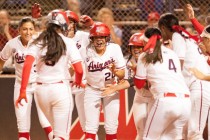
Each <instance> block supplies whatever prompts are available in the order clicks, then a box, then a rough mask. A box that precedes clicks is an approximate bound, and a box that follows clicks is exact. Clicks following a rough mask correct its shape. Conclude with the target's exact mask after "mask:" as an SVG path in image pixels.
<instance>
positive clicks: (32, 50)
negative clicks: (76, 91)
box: [28, 34, 82, 83]
mask: <svg viewBox="0 0 210 140" xmlns="http://www.w3.org/2000/svg"><path fill="white" fill-rule="evenodd" d="M59 35H60V36H61V37H62V39H63V41H64V43H65V44H66V55H62V56H61V58H60V59H59V60H58V62H57V63H56V64H55V65H54V66H48V65H46V64H45V63H44V62H43V61H42V60H41V58H42V56H44V55H46V52H47V47H45V48H43V49H42V48H41V46H42V45H41V44H42V43H41V42H40V45H37V44H36V45H35V44H32V45H31V46H30V47H29V51H28V55H32V56H34V57H35V58H36V59H37V73H38V77H37V82H41V83H55V82H59V81H61V80H65V79H66V71H67V70H68V62H69V61H71V63H72V64H74V63H77V62H79V61H82V58H81V56H80V53H79V51H78V49H77V47H76V44H75V42H74V41H73V40H72V39H70V38H67V37H65V36H64V35H62V34H59ZM52 75H54V76H52Z"/></svg>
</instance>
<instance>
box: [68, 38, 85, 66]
mask: <svg viewBox="0 0 210 140" xmlns="http://www.w3.org/2000/svg"><path fill="white" fill-rule="evenodd" d="M66 47H67V54H68V56H69V59H70V61H71V64H74V63H77V62H79V61H82V58H81V55H80V52H79V50H78V48H77V47H76V43H75V42H74V41H73V40H72V41H69V42H68V44H67V46H66Z"/></svg>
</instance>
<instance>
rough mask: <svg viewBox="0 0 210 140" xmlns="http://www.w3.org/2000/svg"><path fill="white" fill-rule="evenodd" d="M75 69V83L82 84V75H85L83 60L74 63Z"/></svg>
mask: <svg viewBox="0 0 210 140" xmlns="http://www.w3.org/2000/svg"><path fill="white" fill-rule="evenodd" d="M72 65H73V67H74V71H75V83H76V84H81V82H82V76H83V69H82V62H81V61H80V62H77V63H74V64H72Z"/></svg>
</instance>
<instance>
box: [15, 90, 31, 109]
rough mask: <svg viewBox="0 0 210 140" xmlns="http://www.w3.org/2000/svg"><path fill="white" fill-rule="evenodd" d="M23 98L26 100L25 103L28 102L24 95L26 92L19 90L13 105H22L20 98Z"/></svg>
mask: <svg viewBox="0 0 210 140" xmlns="http://www.w3.org/2000/svg"><path fill="white" fill-rule="evenodd" d="M22 99H24V100H25V101H26V103H28V100H27V97H26V92H20V95H19V97H18V99H17V100H16V103H15V106H16V107H17V108H18V104H20V105H21V106H23V104H22V103H21V100H22Z"/></svg>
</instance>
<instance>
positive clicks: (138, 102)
mask: <svg viewBox="0 0 210 140" xmlns="http://www.w3.org/2000/svg"><path fill="white" fill-rule="evenodd" d="M141 36H142V33H135V34H133V35H132V36H131V38H130V40H129V44H128V47H129V51H130V53H131V55H130V56H129V58H128V60H127V64H126V69H125V71H126V72H125V73H126V74H125V79H131V78H133V77H134V75H135V73H136V65H137V60H138V57H139V55H140V54H141V53H142V52H143V48H144V44H143V40H142V39H141ZM135 90H136V93H135V97H134V101H133V117H134V122H135V126H136V130H137V134H138V135H137V138H136V139H138V140H142V138H143V132H144V127H145V123H146V119H147V116H148V112H149V111H150V109H151V107H152V104H153V102H154V99H153V96H152V94H151V93H150V92H149V90H148V88H147V89H146V88H142V89H140V90H139V89H137V88H135Z"/></svg>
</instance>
